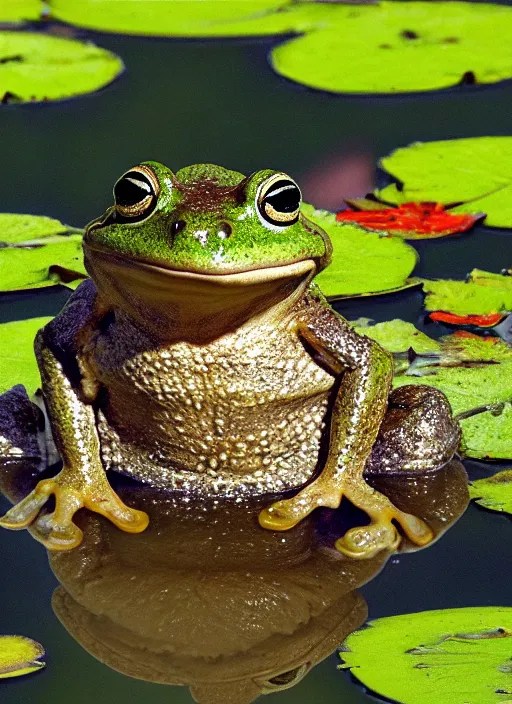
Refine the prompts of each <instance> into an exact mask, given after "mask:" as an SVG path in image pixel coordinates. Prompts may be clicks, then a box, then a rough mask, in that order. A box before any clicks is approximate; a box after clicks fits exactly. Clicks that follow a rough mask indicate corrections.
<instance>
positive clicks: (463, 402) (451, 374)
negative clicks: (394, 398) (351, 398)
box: [356, 320, 512, 459]
mask: <svg viewBox="0 0 512 704" xmlns="http://www.w3.org/2000/svg"><path fill="white" fill-rule="evenodd" d="M356 330H357V331H358V332H360V333H363V334H364V335H367V336H368V337H372V338H373V339H375V340H377V341H378V342H379V343H380V344H381V345H382V346H383V347H385V348H386V349H387V350H389V351H390V352H393V353H394V357H395V379H394V386H403V385H404V384H427V385H428V386H434V387H436V388H437V389H440V390H441V391H443V392H444V393H445V394H446V396H447V397H448V400H449V401H450V404H451V406H452V409H453V412H454V414H456V415H459V414H468V417H463V418H462V419H461V427H462V447H461V450H462V453H463V454H464V455H466V456H467V457H474V458H479V459H512V348H510V347H509V346H508V345H506V344H505V343H504V342H502V341H501V340H499V339H498V338H487V339H486V338H481V337H479V336H476V335H469V336H466V335H465V336H459V335H457V334H454V335H448V336H447V337H444V338H441V340H430V338H428V336H426V335H423V334H422V333H420V332H419V331H418V330H416V328H415V327H414V325H412V324H410V323H405V322H404V321H400V320H392V321H389V322H386V323H378V324H377V325H374V326H359V327H356ZM487 340H489V341H487ZM410 349H412V350H413V351H414V354H410V352H409V350H410ZM483 407H490V410H486V411H485V412H480V413H477V414H475V415H469V412H471V411H473V410H474V409H482V408H483Z"/></svg>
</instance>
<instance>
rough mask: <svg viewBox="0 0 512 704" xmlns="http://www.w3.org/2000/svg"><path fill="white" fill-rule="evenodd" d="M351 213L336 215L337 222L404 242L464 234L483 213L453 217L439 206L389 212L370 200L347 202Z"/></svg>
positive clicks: (422, 205) (404, 207)
mask: <svg viewBox="0 0 512 704" xmlns="http://www.w3.org/2000/svg"><path fill="white" fill-rule="evenodd" d="M345 202H346V203H347V204H348V205H349V206H350V210H342V211H341V212H340V213H338V214H337V215H336V220H337V221H338V222H356V223H358V224H359V225H362V226H363V227H366V228H368V229H370V230H382V231H384V232H388V233H389V234H391V235H398V236H399V237H403V238H404V239H406V240H427V239H433V238H437V237H446V236H447V235H456V234H459V233H460V232H466V230H469V229H470V228H472V227H473V225H475V223H477V222H478V221H479V220H482V218H484V217H485V215H484V214H483V213H477V214H476V215H469V214H467V213H452V212H451V211H449V210H446V208H445V207H444V206H443V205H441V204H440V203H404V204H403V205H399V206H397V207H396V208H391V207H389V206H387V205H384V204H383V203H380V202H375V201H371V200H364V199H363V200H353V201H351V200H347V201H345Z"/></svg>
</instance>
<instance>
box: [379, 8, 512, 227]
mask: <svg viewBox="0 0 512 704" xmlns="http://www.w3.org/2000/svg"><path fill="white" fill-rule="evenodd" d="M454 4H456V3H454ZM474 7H476V6H474ZM509 11H510V12H512V8H510V9H509ZM497 36H500V34H499V33H498V34H497ZM498 43H499V42H498ZM510 48H511V49H512V46H511V47H510ZM511 163H512V137H473V138H470V139H453V140H445V141H439V142H425V143H423V142H416V143H415V144H411V145H410V146H409V147H403V148H401V149H397V150H396V151H394V152H393V153H392V154H390V155H389V156H387V157H384V158H383V159H381V162H380V165H381V166H382V168H383V169H385V170H386V171H387V172H388V173H389V174H391V176H393V177H394V178H395V179H397V181H399V183H400V188H397V186H396V184H391V185H390V186H387V187H386V188H383V189H381V190H379V191H377V195H378V197H379V198H381V199H382V200H385V201H387V202H389V203H397V204H399V203H405V202H407V201H422V200H427V201H428V200H431V201H436V202H439V203H445V204H451V203H462V205H459V206H458V207H456V208H454V209H453V210H452V212H461V213H462V212H464V213H476V212H479V211H481V212H484V213H487V218H486V221H485V224H486V225H489V226H491V227H512V169H511V167H510V164H511Z"/></svg>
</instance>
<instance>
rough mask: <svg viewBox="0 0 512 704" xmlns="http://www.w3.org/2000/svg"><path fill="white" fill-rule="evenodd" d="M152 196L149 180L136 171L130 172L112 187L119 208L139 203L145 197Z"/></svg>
mask: <svg viewBox="0 0 512 704" xmlns="http://www.w3.org/2000/svg"><path fill="white" fill-rule="evenodd" d="M150 195H153V187H152V185H151V183H150V181H149V179H148V178H147V177H146V176H145V175H144V174H141V173H139V172H138V171H130V172H128V173H127V174H125V175H124V176H123V178H122V179H120V180H119V181H118V182H117V183H116V185H115V186H114V197H115V199H116V203H117V204H118V205H120V206H130V205H136V204H137V203H140V201H141V200H144V198H146V197H147V196H150Z"/></svg>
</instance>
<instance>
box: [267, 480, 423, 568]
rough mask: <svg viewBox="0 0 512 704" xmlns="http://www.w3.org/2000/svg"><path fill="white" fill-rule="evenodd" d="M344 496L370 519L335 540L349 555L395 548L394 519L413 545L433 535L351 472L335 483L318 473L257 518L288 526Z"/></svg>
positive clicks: (279, 527) (274, 526) (364, 555)
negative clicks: (350, 474) (317, 475)
mask: <svg viewBox="0 0 512 704" xmlns="http://www.w3.org/2000/svg"><path fill="white" fill-rule="evenodd" d="M344 496H345V497H346V498H347V499H349V501H351V502H352V503H353V504H354V505H355V506H357V507H358V508H360V509H362V510H363V511H365V512H366V513H367V514H368V516H369V517H370V521H371V522H370V524H369V525H366V526H361V527H357V528H351V529H350V530H349V531H347V533H346V534H345V535H344V536H343V537H342V538H340V539H339V540H338V541H337V542H336V548H337V549H338V550H339V551H340V552H342V553H344V554H345V555H348V556H349V557H353V558H370V557H373V556H374V555H375V554H376V553H377V552H379V551H380V550H396V548H397V547H398V545H399V544H400V540H401V538H400V534H399V533H398V531H397V529H396V527H395V525H394V524H393V521H396V522H397V523H399V525H400V526H401V527H402V529H403V531H404V533H405V534H406V535H407V537H408V538H409V539H410V540H411V541H412V542H413V543H415V544H416V545H426V544H427V543H429V542H430V541H431V540H432V538H433V533H432V531H431V529H430V528H429V527H428V526H427V524H426V523H424V522H423V521H422V520H421V519H419V518H416V517H415V516H413V515H411V514H410V513H404V512H403V511H400V510H399V509H398V508H396V506H394V505H393V504H392V503H391V501H389V499H387V498H386V497H385V496H384V495H383V494H381V493H380V492H378V491H376V490H375V489H372V487H370V486H369V485H368V484H367V483H366V482H365V481H364V479H363V478H362V477H354V476H353V475H352V476H348V477H347V479H346V480H343V479H341V480H340V481H338V482H336V485H334V484H333V483H332V482H329V481H324V480H323V477H322V476H320V477H318V478H317V479H316V480H315V481H313V482H312V483H311V484H309V485H308V486H307V487H305V488H304V489H302V491H300V492H299V493H298V494H297V495H296V496H294V497H292V498H291V499H284V500H282V501H278V502H277V503H275V504H273V505H272V506H270V507H269V508H267V509H264V510H263V511H262V512H261V513H260V516H259V522H260V525H261V526H262V527H263V528H268V529H270V530H289V529H290V528H293V526H295V525H297V523H299V522H300V521H301V520H302V519H303V518H305V517H306V516H307V515H308V514H310V513H311V512H312V511H313V510H314V509H315V508H319V507H327V508H337V507H338V506H339V505H340V503H341V499H342V498H343V497H344Z"/></svg>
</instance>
